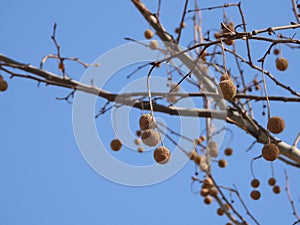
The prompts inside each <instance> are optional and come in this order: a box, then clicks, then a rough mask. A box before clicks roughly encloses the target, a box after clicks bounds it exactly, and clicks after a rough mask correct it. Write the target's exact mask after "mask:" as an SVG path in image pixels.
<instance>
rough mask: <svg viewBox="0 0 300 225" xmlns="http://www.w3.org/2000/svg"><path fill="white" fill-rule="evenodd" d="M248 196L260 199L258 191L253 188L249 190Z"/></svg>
mask: <svg viewBox="0 0 300 225" xmlns="http://www.w3.org/2000/svg"><path fill="white" fill-rule="evenodd" d="M250 196H251V198H252V199H253V200H258V199H260V192H259V191H257V190H253V191H251V193H250Z"/></svg>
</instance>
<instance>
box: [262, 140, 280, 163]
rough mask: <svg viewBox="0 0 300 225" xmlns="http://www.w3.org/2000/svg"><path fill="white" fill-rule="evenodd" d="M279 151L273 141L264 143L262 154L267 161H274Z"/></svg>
mask: <svg viewBox="0 0 300 225" xmlns="http://www.w3.org/2000/svg"><path fill="white" fill-rule="evenodd" d="M279 153H280V151H279V148H278V147H277V145H275V144H273V143H271V144H266V145H265V146H264V147H263V149H262V156H263V157H264V159H265V160H267V161H274V160H275V159H277V158H278V157H279Z"/></svg>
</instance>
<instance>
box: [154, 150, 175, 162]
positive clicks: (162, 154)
mask: <svg viewBox="0 0 300 225" xmlns="http://www.w3.org/2000/svg"><path fill="white" fill-rule="evenodd" d="M153 156H154V159H155V161H156V162H157V163H159V164H165V163H167V162H168V161H169V159H170V157H171V153H170V150H169V149H167V148H166V147H165V146H160V147H158V148H157V149H155V151H154V152H153Z"/></svg>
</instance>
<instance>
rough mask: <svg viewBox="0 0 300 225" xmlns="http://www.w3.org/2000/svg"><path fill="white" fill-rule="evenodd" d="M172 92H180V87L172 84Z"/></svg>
mask: <svg viewBox="0 0 300 225" xmlns="http://www.w3.org/2000/svg"><path fill="white" fill-rule="evenodd" d="M171 90H172V92H178V91H179V90H180V86H179V85H177V84H174V83H172V84H171V85H170V91H171Z"/></svg>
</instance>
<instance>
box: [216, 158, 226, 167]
mask: <svg viewBox="0 0 300 225" xmlns="http://www.w3.org/2000/svg"><path fill="white" fill-rule="evenodd" d="M218 165H219V167H220V168H225V167H226V166H227V161H226V160H225V159H220V160H219V161H218Z"/></svg>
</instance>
